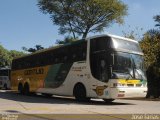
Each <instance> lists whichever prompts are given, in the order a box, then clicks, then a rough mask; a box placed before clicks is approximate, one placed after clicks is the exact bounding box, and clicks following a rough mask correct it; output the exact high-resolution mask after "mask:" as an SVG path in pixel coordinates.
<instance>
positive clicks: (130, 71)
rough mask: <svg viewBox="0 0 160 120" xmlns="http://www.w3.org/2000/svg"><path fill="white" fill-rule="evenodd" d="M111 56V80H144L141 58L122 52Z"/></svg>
mask: <svg viewBox="0 0 160 120" xmlns="http://www.w3.org/2000/svg"><path fill="white" fill-rule="evenodd" d="M113 55H114V59H113V68H112V69H113V70H112V71H113V76H112V77H113V78H118V79H124V78H125V79H141V80H146V77H145V72H144V65H143V63H144V62H143V56H141V55H137V54H130V53H123V52H116V53H115V54H113Z"/></svg>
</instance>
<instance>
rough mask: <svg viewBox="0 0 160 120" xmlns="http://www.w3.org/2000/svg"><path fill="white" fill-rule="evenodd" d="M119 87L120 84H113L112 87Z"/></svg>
mask: <svg viewBox="0 0 160 120" xmlns="http://www.w3.org/2000/svg"><path fill="white" fill-rule="evenodd" d="M119 86H122V84H121V83H113V87H119Z"/></svg>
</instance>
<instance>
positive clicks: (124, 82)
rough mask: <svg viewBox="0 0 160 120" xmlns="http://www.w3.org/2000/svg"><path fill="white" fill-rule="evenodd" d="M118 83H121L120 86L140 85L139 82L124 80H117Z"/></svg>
mask: <svg viewBox="0 0 160 120" xmlns="http://www.w3.org/2000/svg"><path fill="white" fill-rule="evenodd" d="M118 83H121V84H138V83H140V80H124V79H119V80H118Z"/></svg>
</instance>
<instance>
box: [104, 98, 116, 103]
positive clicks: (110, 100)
mask: <svg viewBox="0 0 160 120" xmlns="http://www.w3.org/2000/svg"><path fill="white" fill-rule="evenodd" d="M103 100H104V101H105V102H106V103H110V102H113V101H114V99H103Z"/></svg>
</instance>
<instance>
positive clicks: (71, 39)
mask: <svg viewBox="0 0 160 120" xmlns="http://www.w3.org/2000/svg"><path fill="white" fill-rule="evenodd" d="M76 40H78V38H76V39H75V38H73V37H69V36H67V37H65V38H64V40H56V44H67V43H72V42H74V41H76Z"/></svg>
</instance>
